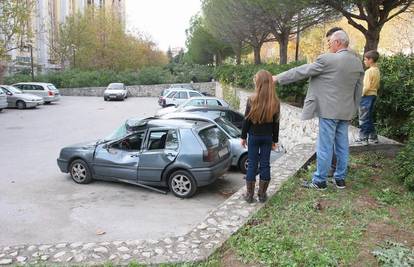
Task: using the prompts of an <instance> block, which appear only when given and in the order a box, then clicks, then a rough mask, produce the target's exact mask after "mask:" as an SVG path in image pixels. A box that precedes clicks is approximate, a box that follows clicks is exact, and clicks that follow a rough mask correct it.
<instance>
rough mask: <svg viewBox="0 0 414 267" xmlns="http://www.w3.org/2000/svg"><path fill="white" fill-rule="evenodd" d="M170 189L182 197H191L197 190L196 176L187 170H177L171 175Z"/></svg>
mask: <svg viewBox="0 0 414 267" xmlns="http://www.w3.org/2000/svg"><path fill="white" fill-rule="evenodd" d="M169 186H170V190H171V191H172V192H173V194H174V195H175V196H177V197H180V198H189V197H191V196H193V195H194V194H195V192H196V190H197V185H196V183H195V181H194V178H193V177H192V176H191V174H190V173H189V172H187V171H176V172H174V173H173V174H172V175H171V176H170V180H169Z"/></svg>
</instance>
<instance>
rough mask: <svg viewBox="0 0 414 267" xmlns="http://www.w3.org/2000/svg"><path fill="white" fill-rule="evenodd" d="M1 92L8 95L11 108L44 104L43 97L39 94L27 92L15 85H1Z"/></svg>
mask: <svg viewBox="0 0 414 267" xmlns="http://www.w3.org/2000/svg"><path fill="white" fill-rule="evenodd" d="M0 92H2V93H4V95H5V96H7V107H9V108H18V109H26V108H35V107H37V106H39V105H42V104H43V98H41V97H40V96H37V95H32V94H25V93H23V92H22V91H20V90H19V89H17V88H16V87H14V86H10V85H0Z"/></svg>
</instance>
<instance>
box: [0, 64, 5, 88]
mask: <svg viewBox="0 0 414 267" xmlns="http://www.w3.org/2000/svg"><path fill="white" fill-rule="evenodd" d="M5 72H6V62H2V61H0V84H4V83H3V79H4V73H5Z"/></svg>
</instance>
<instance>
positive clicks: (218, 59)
mask: <svg viewBox="0 0 414 267" xmlns="http://www.w3.org/2000/svg"><path fill="white" fill-rule="evenodd" d="M222 62H223V57H222V56H221V52H220V51H217V53H216V66H219V65H221V63H222Z"/></svg>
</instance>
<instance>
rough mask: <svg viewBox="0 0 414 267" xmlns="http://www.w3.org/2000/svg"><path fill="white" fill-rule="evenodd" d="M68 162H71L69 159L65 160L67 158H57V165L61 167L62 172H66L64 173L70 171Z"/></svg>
mask: <svg viewBox="0 0 414 267" xmlns="http://www.w3.org/2000/svg"><path fill="white" fill-rule="evenodd" d="M68 163H69V162H68V161H67V160H65V159H61V158H58V159H57V165H58V166H59V169H60V171H61V172H64V173H68V172H69V166H68Z"/></svg>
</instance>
